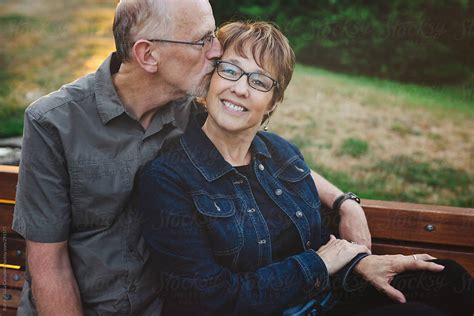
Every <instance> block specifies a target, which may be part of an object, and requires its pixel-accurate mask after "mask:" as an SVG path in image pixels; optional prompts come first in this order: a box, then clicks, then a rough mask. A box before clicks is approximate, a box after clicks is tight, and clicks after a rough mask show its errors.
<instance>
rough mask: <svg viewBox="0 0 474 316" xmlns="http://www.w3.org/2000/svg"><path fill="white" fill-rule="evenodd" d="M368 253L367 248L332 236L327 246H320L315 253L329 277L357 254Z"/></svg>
mask: <svg viewBox="0 0 474 316" xmlns="http://www.w3.org/2000/svg"><path fill="white" fill-rule="evenodd" d="M362 252H365V253H370V250H369V248H367V247H366V246H364V245H359V244H355V243H351V242H348V241H347V240H344V239H337V238H336V237H334V236H333V235H331V237H330V238H329V241H328V243H327V244H325V245H323V246H321V247H320V248H319V249H318V251H316V253H317V254H318V255H319V256H320V257H321V259H322V260H323V261H324V263H325V264H326V269H327V270H328V273H329V275H333V274H334V273H336V272H337V271H339V270H340V269H341V268H342V267H344V266H345V265H346V264H348V263H349V262H350V261H351V260H352V259H353V258H354V257H355V256H356V255H357V254H359V253H362Z"/></svg>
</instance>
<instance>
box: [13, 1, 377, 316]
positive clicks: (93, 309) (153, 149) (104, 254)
mask: <svg viewBox="0 0 474 316" xmlns="http://www.w3.org/2000/svg"><path fill="white" fill-rule="evenodd" d="M113 31H114V37H115V42H116V48H117V52H116V53H113V54H112V55H111V56H109V57H108V58H107V59H106V60H105V61H104V63H103V64H102V65H101V66H100V67H99V69H98V70H97V72H96V73H94V74H90V75H87V76H85V77H83V78H80V79H78V80H77V81H75V82H73V83H71V84H68V85H65V86H64V87H62V88H61V89H60V90H59V91H56V92H53V93H51V94H49V95H47V96H45V97H42V98H40V99H39V100H38V101H36V102H35V103H33V104H32V105H31V106H30V107H28V109H27V110H26V113H25V130H24V147H23V154H22V155H23V156H22V161H21V166H20V175H19V183H18V190H17V205H16V208H15V217H14V223H13V228H14V229H15V230H16V231H17V232H18V233H20V234H21V235H22V236H23V237H24V238H25V239H26V240H27V249H28V274H27V278H26V281H25V285H24V289H23V294H22V299H21V304H20V307H19V310H18V314H19V315H35V314H40V315H81V314H89V315H95V314H101V315H105V314H114V315H122V314H123V315H131V314H132V315H151V314H153V315H156V314H159V311H160V308H161V302H160V300H159V298H158V296H157V293H158V292H159V284H158V283H159V282H157V281H154V276H153V270H152V269H151V265H150V260H149V254H148V252H147V249H146V248H145V246H144V242H143V239H142V238H141V232H140V214H137V213H136V212H135V208H134V201H133V198H132V197H133V194H132V192H133V188H134V183H135V178H136V175H137V174H138V173H139V171H140V169H141V167H142V166H143V165H144V164H145V163H147V162H148V161H149V160H151V159H152V158H153V157H155V156H156V154H157V152H158V151H159V150H160V148H161V146H162V144H163V143H164V142H165V141H167V140H169V139H171V138H173V137H176V136H179V135H181V134H182V133H183V131H184V129H185V127H186V125H187V122H188V117H189V115H190V113H191V112H192V111H191V110H192V108H193V102H192V101H191V98H190V97H193V96H203V95H205V93H206V91H207V88H208V85H209V80H210V76H211V73H212V72H213V69H214V67H213V65H214V60H215V59H217V58H219V57H220V56H221V53H222V52H221V47H220V44H219V43H218V41H217V40H215V34H214V31H215V21H214V17H213V13H212V9H211V6H210V4H209V2H208V0H187V1H173V0H159V1H158V0H135V1H133V0H122V1H121V2H120V3H119V4H118V6H117V10H116V15H115V21H114V27H113ZM313 177H314V178H315V180H316V182H317V185H318V187H319V189H320V193H321V199H322V201H323V202H324V203H325V204H326V205H333V202H334V201H335V200H336V198H337V197H338V196H340V195H341V191H339V190H338V189H337V188H335V187H334V186H332V185H331V184H330V183H328V182H327V181H326V180H324V179H323V178H321V177H320V176H319V175H317V174H316V173H313ZM342 199H347V202H344V203H343V204H341V203H340V202H341V201H342V200H341V198H339V199H338V201H337V203H336V204H338V205H341V207H340V213H341V218H342V222H341V226H340V230H341V235H342V236H343V237H345V238H347V239H351V240H353V241H356V242H359V243H364V244H366V245H367V246H370V234H369V232H368V228H367V223H366V220H365V217H364V214H363V211H362V209H361V208H360V206H359V205H358V204H357V203H355V202H354V201H352V200H351V197H349V196H348V195H345V196H343V198H342Z"/></svg>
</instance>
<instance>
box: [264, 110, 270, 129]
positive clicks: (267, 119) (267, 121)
mask: <svg viewBox="0 0 474 316" xmlns="http://www.w3.org/2000/svg"><path fill="white" fill-rule="evenodd" d="M268 124H270V113H269V114H268V116H267V118H266V120H265V123H263V130H264V131H265V132H266V131H268Z"/></svg>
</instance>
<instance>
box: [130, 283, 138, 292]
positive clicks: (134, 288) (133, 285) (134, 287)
mask: <svg viewBox="0 0 474 316" xmlns="http://www.w3.org/2000/svg"><path fill="white" fill-rule="evenodd" d="M136 289H137V288H136V286H135V284H132V285H130V287H129V290H130V291H132V292H135V290H136Z"/></svg>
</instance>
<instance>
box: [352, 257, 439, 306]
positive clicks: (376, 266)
mask: <svg viewBox="0 0 474 316" xmlns="http://www.w3.org/2000/svg"><path fill="white" fill-rule="evenodd" d="M433 259H436V258H435V257H432V256H430V255H428V254H417V255H415V256H413V255H412V256H403V255H384V256H376V255H371V256H367V257H365V258H363V259H362V260H361V261H360V262H359V263H358V264H357V265H356V267H355V271H356V272H357V273H359V274H360V275H361V276H362V277H363V278H364V279H365V280H367V281H368V282H369V283H370V284H372V285H373V286H374V287H375V288H376V289H377V290H379V291H380V292H382V293H385V294H386V295H387V296H388V297H390V298H391V299H393V300H395V301H398V302H400V303H405V302H406V298H405V295H403V293H402V292H400V291H399V290H397V289H396V288H394V287H393V286H391V285H390V283H391V282H392V280H393V278H394V277H395V276H396V275H397V274H399V273H402V272H405V271H409V270H427V271H431V272H440V271H442V270H443V269H444V266H442V265H439V264H436V263H433V262H426V261H425V260H433Z"/></svg>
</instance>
